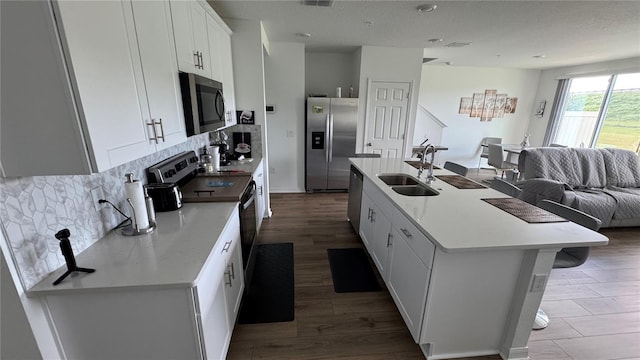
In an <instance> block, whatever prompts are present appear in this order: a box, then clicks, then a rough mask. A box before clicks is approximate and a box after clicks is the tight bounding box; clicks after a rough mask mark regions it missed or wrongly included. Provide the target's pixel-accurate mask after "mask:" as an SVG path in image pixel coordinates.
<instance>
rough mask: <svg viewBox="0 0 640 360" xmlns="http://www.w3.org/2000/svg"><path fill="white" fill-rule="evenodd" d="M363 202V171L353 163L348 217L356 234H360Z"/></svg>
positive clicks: (371, 156)
mask: <svg viewBox="0 0 640 360" xmlns="http://www.w3.org/2000/svg"><path fill="white" fill-rule="evenodd" d="M355 157H358V158H379V157H380V154H356V155H355ZM361 202H362V173H361V172H360V170H358V169H356V167H355V166H353V165H351V175H350V176H349V205H348V207H347V218H348V220H349V222H350V223H351V226H353V230H355V231H356V234H360V203H361Z"/></svg>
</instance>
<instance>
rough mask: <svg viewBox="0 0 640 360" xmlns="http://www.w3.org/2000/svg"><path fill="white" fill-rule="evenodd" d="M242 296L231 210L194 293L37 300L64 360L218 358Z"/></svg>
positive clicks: (171, 289) (161, 289)
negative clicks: (63, 355) (46, 314)
mask: <svg viewBox="0 0 640 360" xmlns="http://www.w3.org/2000/svg"><path fill="white" fill-rule="evenodd" d="M188 240H189V239H184V241H188ZM132 241H133V240H132ZM174 270H175V271H178V270H177V269H174ZM98 271H100V269H98ZM243 290H244V276H243V273H242V258H241V256H240V223H239V216H238V211H237V210H236V211H234V212H233V213H232V215H231V217H230V219H229V221H228V222H227V224H226V226H225V229H224V231H223V232H222V234H221V236H220V237H219V238H218V240H217V241H216V243H215V247H214V248H213V250H212V251H211V253H210V255H209V258H208V260H207V263H206V264H205V265H204V267H203V268H202V270H201V271H200V273H199V275H198V277H197V281H196V283H195V284H194V285H193V286H192V287H184V286H179V285H176V286H166V285H165V286H153V285H152V284H150V285H149V286H144V287H140V286H132V287H126V288H119V289H108V288H105V289H102V290H94V291H86V292H72V293H60V294H51V295H47V296H45V297H44V298H43V301H44V303H45V305H46V307H47V308H48V309H49V316H50V318H51V323H52V325H53V326H54V327H55V331H56V333H57V334H58V336H59V340H60V345H61V348H62V351H63V352H64V354H65V357H66V358H67V359H92V360H93V359H104V360H113V359H172V360H173V359H224V358H225V357H226V354H227V351H228V348H229V343H230V341H231V333H232V331H233V328H234V325H235V321H236V318H237V316H238V310H239V307H240V300H241V297H242V294H243Z"/></svg>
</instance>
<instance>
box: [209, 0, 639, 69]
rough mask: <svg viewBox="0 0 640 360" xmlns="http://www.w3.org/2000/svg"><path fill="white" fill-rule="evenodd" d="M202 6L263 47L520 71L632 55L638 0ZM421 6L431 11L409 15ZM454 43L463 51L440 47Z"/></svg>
mask: <svg viewBox="0 0 640 360" xmlns="http://www.w3.org/2000/svg"><path fill="white" fill-rule="evenodd" d="M209 3H210V4H211V6H212V7H213V8H214V9H215V10H216V12H217V13H218V14H219V15H220V16H221V17H223V18H237V19H254V20H255V19H260V20H262V21H263V25H264V28H265V30H266V32H267V35H268V37H269V40H270V41H280V42H297V43H304V44H305V45H306V51H324V52H350V51H353V50H355V49H357V48H358V47H359V46H362V45H371V46H390V47H413V48H415V47H418V48H424V58H435V60H432V61H430V62H429V63H428V64H433V65H440V66H444V65H445V64H447V63H448V64H447V65H454V66H491V67H507V68H521V69H545V68H553V67H560V66H570V65H580V64H588V63H595V62H600V61H608V60H616V59H625V58H632V57H637V56H640V1H588V0H582V1H565V0H555V1H553V0H547V1H530V0H511V1H484V0H475V1H455V0H448V1H371V0H368V1H365V0H334V1H333V4H332V6H330V7H322V6H307V5H303V1H302V0H285V1H282V0H259V1H249V0H209ZM424 4H435V5H437V8H436V9H435V10H434V11H432V12H422V13H421V12H419V11H417V7H418V6H420V5H424ZM296 33H308V34H310V35H311V36H310V37H300V36H296ZM429 39H442V41H435V42H429ZM455 42H458V43H463V42H466V43H471V45H468V46H464V47H447V46H445V45H447V44H451V43H455ZM537 55H538V56H543V57H542V58H535V57H534V56H537Z"/></svg>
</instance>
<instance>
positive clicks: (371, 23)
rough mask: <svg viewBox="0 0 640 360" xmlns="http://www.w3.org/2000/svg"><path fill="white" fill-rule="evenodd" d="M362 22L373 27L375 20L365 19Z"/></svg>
mask: <svg viewBox="0 0 640 360" xmlns="http://www.w3.org/2000/svg"><path fill="white" fill-rule="evenodd" d="M362 23H363V24H365V25H367V26H368V27H372V26H373V21H371V20H365V21H363V22H362Z"/></svg>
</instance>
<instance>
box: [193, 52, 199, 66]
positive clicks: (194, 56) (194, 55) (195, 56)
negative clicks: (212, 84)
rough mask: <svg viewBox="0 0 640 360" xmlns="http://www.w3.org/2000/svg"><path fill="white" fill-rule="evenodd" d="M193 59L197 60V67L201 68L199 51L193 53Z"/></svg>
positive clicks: (195, 63)
mask: <svg viewBox="0 0 640 360" xmlns="http://www.w3.org/2000/svg"><path fill="white" fill-rule="evenodd" d="M193 59H194V60H195V62H194V64H193V65H195V67H196V69H200V58H199V57H198V52H197V51H195V52H194V53H193Z"/></svg>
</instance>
